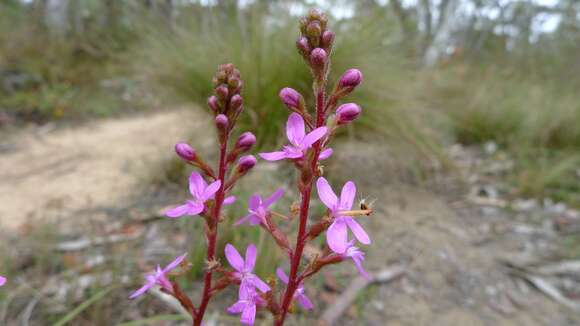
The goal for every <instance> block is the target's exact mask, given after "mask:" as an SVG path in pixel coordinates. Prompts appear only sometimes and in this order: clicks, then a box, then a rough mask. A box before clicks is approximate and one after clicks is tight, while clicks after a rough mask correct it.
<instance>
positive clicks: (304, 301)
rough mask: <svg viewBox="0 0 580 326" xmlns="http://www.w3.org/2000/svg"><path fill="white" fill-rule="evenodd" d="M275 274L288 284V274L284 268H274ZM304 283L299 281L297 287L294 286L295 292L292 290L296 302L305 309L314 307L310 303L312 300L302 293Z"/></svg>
mask: <svg viewBox="0 0 580 326" xmlns="http://www.w3.org/2000/svg"><path fill="white" fill-rule="evenodd" d="M276 275H278V278H279V279H280V280H281V281H282V282H284V283H285V284H288V275H286V273H284V270H283V269H282V268H280V267H278V268H277V269H276ZM304 292H305V291H304V285H302V283H300V284H299V285H298V287H297V288H296V292H294V299H296V300H297V301H298V303H300V305H301V306H302V308H304V309H306V310H311V309H312V308H314V305H313V304H312V301H310V299H309V298H308V297H307V296H306V294H304Z"/></svg>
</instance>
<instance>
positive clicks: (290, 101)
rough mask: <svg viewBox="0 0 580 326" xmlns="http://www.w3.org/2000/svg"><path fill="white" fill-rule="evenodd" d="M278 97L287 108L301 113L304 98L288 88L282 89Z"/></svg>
mask: <svg viewBox="0 0 580 326" xmlns="http://www.w3.org/2000/svg"><path fill="white" fill-rule="evenodd" d="M278 96H280V99H281V100H282V102H284V105H286V106H287V107H288V108H290V109H294V110H298V111H303V109H304V98H302V95H300V93H298V92H297V91H296V90H295V89H292V88H290V87H285V88H282V90H281V91H280V93H279V94H278Z"/></svg>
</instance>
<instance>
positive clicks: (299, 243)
mask: <svg viewBox="0 0 580 326" xmlns="http://www.w3.org/2000/svg"><path fill="white" fill-rule="evenodd" d="M324 96H325V94H324V88H323V87H321V88H320V89H319V90H318V93H317V94H316V128H318V127H322V125H323V124H324V111H325V110H324ZM321 145H322V141H320V140H319V141H317V142H316V143H315V144H314V146H313V150H314V153H313V156H312V159H311V161H310V170H309V171H306V172H302V173H303V175H304V173H308V180H307V182H305V184H304V185H303V187H302V189H301V194H300V195H301V199H302V203H301V205H300V227H299V229H298V235H297V237H296V248H295V249H294V254H293V255H292V260H291V263H290V276H289V280H288V286H287V287H286V292H284V297H283V298H284V299H283V301H282V307H281V308H282V310H281V312H280V315H279V316H278V318H276V321H275V325H277V326H281V325H283V324H284V321H285V320H286V315H287V314H288V308H289V307H290V303H291V302H292V298H293V297H294V292H295V291H296V288H297V287H298V284H299V282H298V268H299V267H300V260H301V258H302V252H303V251H304V246H305V245H306V237H305V235H306V222H307V221H308V209H309V208H310V195H311V193H312V181H313V179H314V175H315V174H316V169H317V164H318V156H319V155H320V150H321ZM301 180H302V179H301Z"/></svg>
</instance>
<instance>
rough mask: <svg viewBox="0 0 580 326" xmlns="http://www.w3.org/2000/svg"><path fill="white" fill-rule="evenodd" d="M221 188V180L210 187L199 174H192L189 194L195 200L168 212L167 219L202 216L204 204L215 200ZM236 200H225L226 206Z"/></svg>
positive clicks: (229, 198)
mask: <svg viewBox="0 0 580 326" xmlns="http://www.w3.org/2000/svg"><path fill="white" fill-rule="evenodd" d="M220 186H221V182H220V181H219V180H217V181H214V182H212V183H211V184H210V185H208V184H207V183H206V182H205V180H203V177H202V176H201V175H200V174H199V173H197V172H192V173H191V175H190V176H189V192H190V193H191V195H192V196H193V200H187V201H186V202H185V203H184V204H183V205H180V206H177V207H175V208H172V209H169V210H167V211H166V212H165V215H166V216H167V217H181V216H184V215H197V214H200V213H201V212H203V210H204V209H205V205H204V203H205V202H206V201H208V200H210V199H213V198H214V195H215V193H216V192H217V191H218V190H219V188H220ZM235 200H236V199H235V197H233V196H230V197H228V198H226V199H225V200H224V204H225V205H229V204H232V203H233V202H234V201H235Z"/></svg>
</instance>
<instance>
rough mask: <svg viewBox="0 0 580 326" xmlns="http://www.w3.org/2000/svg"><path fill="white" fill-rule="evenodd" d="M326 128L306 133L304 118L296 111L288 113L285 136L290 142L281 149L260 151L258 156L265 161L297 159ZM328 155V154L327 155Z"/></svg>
mask: <svg viewBox="0 0 580 326" xmlns="http://www.w3.org/2000/svg"><path fill="white" fill-rule="evenodd" d="M326 132H327V128H326V127H320V128H316V129H314V130H312V131H311V132H310V133H309V134H307V135H306V131H305V128H304V119H302V117H301V116H300V115H299V114H298V113H292V114H290V117H288V121H287V122H286V136H287V137H288V140H289V141H290V144H288V145H286V146H284V147H283V148H282V151H279V152H270V153H260V154H259V155H260V157H261V158H263V159H265V160H267V161H278V160H282V159H285V158H288V159H299V158H302V157H304V154H305V153H306V151H307V150H308V148H310V147H311V146H312V144H314V143H315V142H316V141H318V140H319V139H321V138H322V137H324V136H325V135H326ZM329 156H330V155H329Z"/></svg>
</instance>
